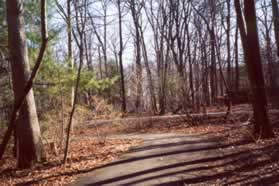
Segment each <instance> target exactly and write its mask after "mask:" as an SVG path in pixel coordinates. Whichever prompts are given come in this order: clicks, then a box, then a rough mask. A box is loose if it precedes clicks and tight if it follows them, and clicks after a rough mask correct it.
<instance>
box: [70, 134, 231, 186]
mask: <svg viewBox="0 0 279 186" xmlns="http://www.w3.org/2000/svg"><path fill="white" fill-rule="evenodd" d="M137 137H141V138H143V139H144V143H143V144H142V145H140V146H138V147H135V148H133V149H131V150H130V151H129V152H128V153H126V154H124V155H123V156H122V157H121V158H120V159H119V160H117V161H114V162H112V163H109V164H107V165H104V166H101V167H98V168H96V169H95V170H94V171H93V172H91V173H89V174H88V175H87V176H86V177H81V178H80V179H78V181H77V182H76V183H74V184H73V185H75V186H81V185H96V186H100V185H111V186H116V185H161V184H165V185H166V184H167V185H168V183H175V184H174V185H184V183H186V182H185V180H187V179H188V180H193V179H196V178H198V177H199V176H201V175H206V177H205V178H207V177H208V178H211V177H212V178H215V177H214V175H215V174H214V172H212V169H214V167H215V166H216V165H215V163H216V162H218V161H221V160H223V159H226V158H230V157H231V156H232V155H230V154H228V155H225V156H224V155H223V154H221V151H220V150H219V149H220V148H226V147H228V146H230V145H229V144H222V143H221V141H222V140H221V138H216V137H212V136H199V135H197V136H194V135H177V134H143V135H141V134H137ZM171 185H173V184H171Z"/></svg>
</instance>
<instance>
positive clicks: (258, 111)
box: [235, 0, 273, 138]
mask: <svg viewBox="0 0 279 186" xmlns="http://www.w3.org/2000/svg"><path fill="white" fill-rule="evenodd" d="M235 7H236V12H237V17H238V24H239V25H238V26H239V28H240V31H241V33H242V37H241V39H242V43H243V48H244V54H245V63H246V66H247V70H248V77H249V81H250V86H251V90H252V103H253V111H254V119H255V124H254V135H255V136H256V137H258V138H268V137H272V136H273V133H272V130H271V127H270V122H269V118H268V115H267V99H266V91H265V82H264V78H263V71H262V64H261V56H260V47H259V38H258V30H257V23H256V10H255V2H254V0H250V1H244V15H245V21H246V25H247V28H246V30H247V33H245V29H244V22H243V20H242V13H241V9H240V3H239V0H235ZM244 34H245V35H244Z"/></svg>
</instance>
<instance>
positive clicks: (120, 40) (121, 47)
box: [117, 0, 127, 112]
mask: <svg viewBox="0 0 279 186" xmlns="http://www.w3.org/2000/svg"><path fill="white" fill-rule="evenodd" d="M120 3H121V1H120V0H118V1H117V8H118V19H119V42H120V49H119V68H120V77H121V97H122V112H126V111H127V110H126V94H125V81H124V70H123V62H122V53H123V38H122V15H121V4H120Z"/></svg>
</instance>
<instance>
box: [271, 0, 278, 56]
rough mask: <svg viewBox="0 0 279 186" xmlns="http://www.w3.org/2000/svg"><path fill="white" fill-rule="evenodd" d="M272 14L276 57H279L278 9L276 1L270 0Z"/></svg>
mask: <svg viewBox="0 0 279 186" xmlns="http://www.w3.org/2000/svg"><path fill="white" fill-rule="evenodd" d="M272 13H273V23H274V33H275V41H276V45H277V56H278V57H279V9H278V3H277V0H272Z"/></svg>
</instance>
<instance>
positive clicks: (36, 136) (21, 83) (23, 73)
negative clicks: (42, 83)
mask: <svg viewBox="0 0 279 186" xmlns="http://www.w3.org/2000/svg"><path fill="white" fill-rule="evenodd" d="M6 6H7V23H8V44H9V52H10V61H11V68H12V79H13V90H14V95H15V103H18V104H16V105H15V108H16V109H20V108H21V109H20V110H19V116H18V117H17V120H16V125H15V126H16V128H15V130H16V140H17V144H18V145H17V147H18V148H17V157H18V162H17V166H18V167H19V168H30V167H31V166H32V165H33V164H34V163H35V162H38V161H41V160H42V158H43V144H42V138H41V132H40V127H39V122H38V117H37V112H36V106H35V100H34V95H33V91H32V89H31V87H32V78H34V77H35V74H36V73H35V74H34V73H33V72H34V71H33V72H32V74H31V81H28V80H29V79H28V78H29V74H30V67H29V60H28V53H27V42H26V36H25V23H24V16H23V14H24V7H23V1H22V0H7V1H6ZM45 11H46V7H45V1H44V0H42V1H41V18H42V19H41V24H42V37H43V36H46V24H45V18H46V16H45V14H46V13H45ZM43 39H45V40H43V41H44V42H43V43H42V48H41V50H40V53H39V57H38V60H37V62H38V63H36V66H35V67H34V70H38V67H39V65H37V64H40V62H41V61H42V57H43V53H44V50H45V47H46V41H47V39H46V37H43ZM30 82H31V83H30ZM30 84H31V85H30ZM26 87H27V89H26ZM24 98H25V99H24ZM18 105H19V106H18ZM16 109H15V111H14V112H13V113H17V110H16ZM12 117H13V118H12V120H11V123H10V126H9V127H11V126H12V125H14V122H13V121H14V120H15V118H16V114H13V116H12ZM8 131H10V130H9V129H8ZM4 139H5V138H4ZM3 144H5V143H2V145H3ZM2 148H3V146H2ZM1 155H2V153H1Z"/></svg>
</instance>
